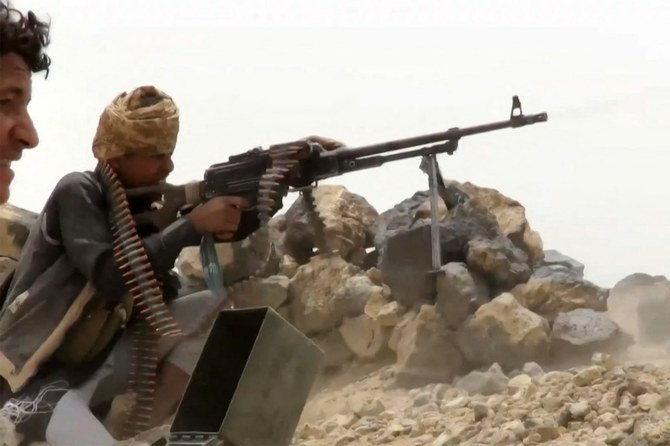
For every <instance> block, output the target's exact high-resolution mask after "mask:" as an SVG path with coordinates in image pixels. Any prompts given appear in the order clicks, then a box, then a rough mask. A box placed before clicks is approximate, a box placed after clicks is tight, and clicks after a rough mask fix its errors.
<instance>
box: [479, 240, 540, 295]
mask: <svg viewBox="0 0 670 446" xmlns="http://www.w3.org/2000/svg"><path fill="white" fill-rule="evenodd" d="M466 249H467V257H466V259H467V264H468V267H470V269H472V270H473V271H475V272H477V273H479V274H481V275H482V276H483V277H485V278H486V279H487V280H488V282H489V283H491V284H492V285H493V288H494V292H503V291H508V290H510V289H512V288H513V287H514V286H515V285H517V284H519V283H524V282H526V281H527V280H528V279H529V278H530V275H531V270H530V267H529V266H528V256H527V255H526V253H524V252H523V251H522V250H520V249H519V248H517V247H516V246H514V244H513V243H512V242H511V241H510V240H509V239H508V238H506V237H503V236H498V237H495V238H493V239H483V238H478V239H474V240H471V241H470V242H469V243H468V245H467V248H466Z"/></svg>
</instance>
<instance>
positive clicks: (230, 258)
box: [176, 228, 279, 285]
mask: <svg viewBox="0 0 670 446" xmlns="http://www.w3.org/2000/svg"><path fill="white" fill-rule="evenodd" d="M215 247H216V254H217V257H218V259H219V265H221V270H222V273H223V280H224V283H226V284H228V285H231V284H233V283H235V282H238V281H240V280H244V279H247V278H249V277H251V276H270V275H272V274H276V273H277V272H278V271H279V258H278V257H277V256H276V254H275V251H274V248H273V245H272V242H271V241H270V234H269V231H268V229H267V228H261V229H259V230H258V231H256V232H254V233H253V234H251V235H250V236H249V237H247V238H246V239H244V240H241V241H239V242H235V243H217V244H216V245H215ZM176 267H177V270H178V271H179V274H181V275H182V276H184V277H186V278H187V279H192V280H198V281H202V280H203V277H204V276H203V271H202V263H201V261H200V248H199V247H197V246H189V247H187V248H184V249H183V250H182V252H181V253H180V254H179V257H178V258H177V262H176Z"/></svg>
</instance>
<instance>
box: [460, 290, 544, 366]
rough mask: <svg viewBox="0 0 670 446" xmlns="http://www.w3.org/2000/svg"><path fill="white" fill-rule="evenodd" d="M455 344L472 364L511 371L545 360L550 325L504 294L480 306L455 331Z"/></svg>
mask: <svg viewBox="0 0 670 446" xmlns="http://www.w3.org/2000/svg"><path fill="white" fill-rule="evenodd" d="M457 344H458V347H459V348H460V350H461V351H462V352H463V354H464V355H465V357H466V358H467V360H468V361H470V362H471V363H473V364H483V365H488V364H492V363H494V362H497V363H499V364H500V365H502V366H503V367H504V368H506V369H513V368H515V367H520V366H521V365H523V364H524V363H525V362H528V361H530V360H541V359H543V358H545V357H546V355H547V353H548V351H549V345H550V341H549V324H548V323H547V321H546V320H545V319H543V318H542V317H540V316H538V315H536V314H535V313H533V312H531V311H529V310H527V309H526V308H524V307H522V306H521V305H520V304H519V303H518V302H517V300H516V299H515V298H514V296H512V295H511V294H509V293H504V294H502V295H500V296H498V297H496V298H495V299H493V300H492V301H491V302H489V303H487V304H485V305H482V306H481V307H480V308H479V309H478V310H477V312H475V314H474V315H472V316H471V317H470V318H469V319H468V320H467V321H466V322H465V323H464V324H463V325H462V326H461V327H460V328H459V329H458V331H457Z"/></svg>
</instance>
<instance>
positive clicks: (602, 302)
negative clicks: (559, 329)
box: [511, 266, 609, 322]
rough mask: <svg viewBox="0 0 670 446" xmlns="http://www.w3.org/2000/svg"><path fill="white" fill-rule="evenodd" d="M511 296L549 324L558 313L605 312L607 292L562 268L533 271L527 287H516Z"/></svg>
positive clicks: (524, 285)
mask: <svg viewBox="0 0 670 446" xmlns="http://www.w3.org/2000/svg"><path fill="white" fill-rule="evenodd" d="M511 293H512V294H514V296H515V297H516V298H517V299H518V301H519V302H520V303H521V305H523V306H524V307H526V308H528V309H529V310H531V311H533V312H535V313H537V314H539V315H541V316H543V317H545V318H546V319H547V320H549V321H550V322H553V320H554V318H555V317H556V315H557V314H558V313H567V312H569V311H572V310H575V309H577V308H589V309H591V310H595V311H607V296H608V294H609V292H608V290H607V289H604V288H600V287H598V286H596V285H594V284H593V283H591V282H588V281H585V280H582V279H579V278H578V276H577V275H576V274H575V273H574V272H572V271H571V270H568V269H567V268H565V267H562V266H554V267H542V268H539V269H537V270H536V271H535V272H534V273H533V275H532V276H531V278H530V279H529V280H528V282H527V283H523V284H520V285H517V286H516V287H514V288H513V289H512V290H511Z"/></svg>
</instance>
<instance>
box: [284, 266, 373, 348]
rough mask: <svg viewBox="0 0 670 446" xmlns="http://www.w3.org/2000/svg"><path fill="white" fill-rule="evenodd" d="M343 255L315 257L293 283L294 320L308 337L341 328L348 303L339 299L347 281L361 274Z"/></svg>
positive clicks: (291, 283) (289, 287)
mask: <svg viewBox="0 0 670 446" xmlns="http://www.w3.org/2000/svg"><path fill="white" fill-rule="evenodd" d="M360 272H361V271H360V270H359V269H358V268H357V267H356V266H354V265H352V264H350V263H347V262H346V261H345V260H343V259H342V258H341V257H339V256H336V255H334V256H330V257H321V258H313V259H312V260H311V261H310V262H309V263H306V264H304V265H301V266H300V268H298V271H297V272H296V273H295V276H293V277H292V278H291V280H290V282H289V286H288V296H289V301H290V305H291V320H292V321H293V324H294V325H295V326H296V328H298V330H300V331H302V332H303V333H305V334H308V335H311V334H317V333H324V332H326V331H328V330H332V329H333V328H335V327H337V326H338V325H340V323H341V322H342V318H343V317H344V315H345V311H346V308H345V305H344V304H345V302H346V300H343V299H337V298H336V296H337V295H338V293H339V292H340V290H341V288H342V287H343V286H344V284H345V283H346V281H347V279H348V278H350V277H352V276H354V275H356V274H358V273H360Z"/></svg>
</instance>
